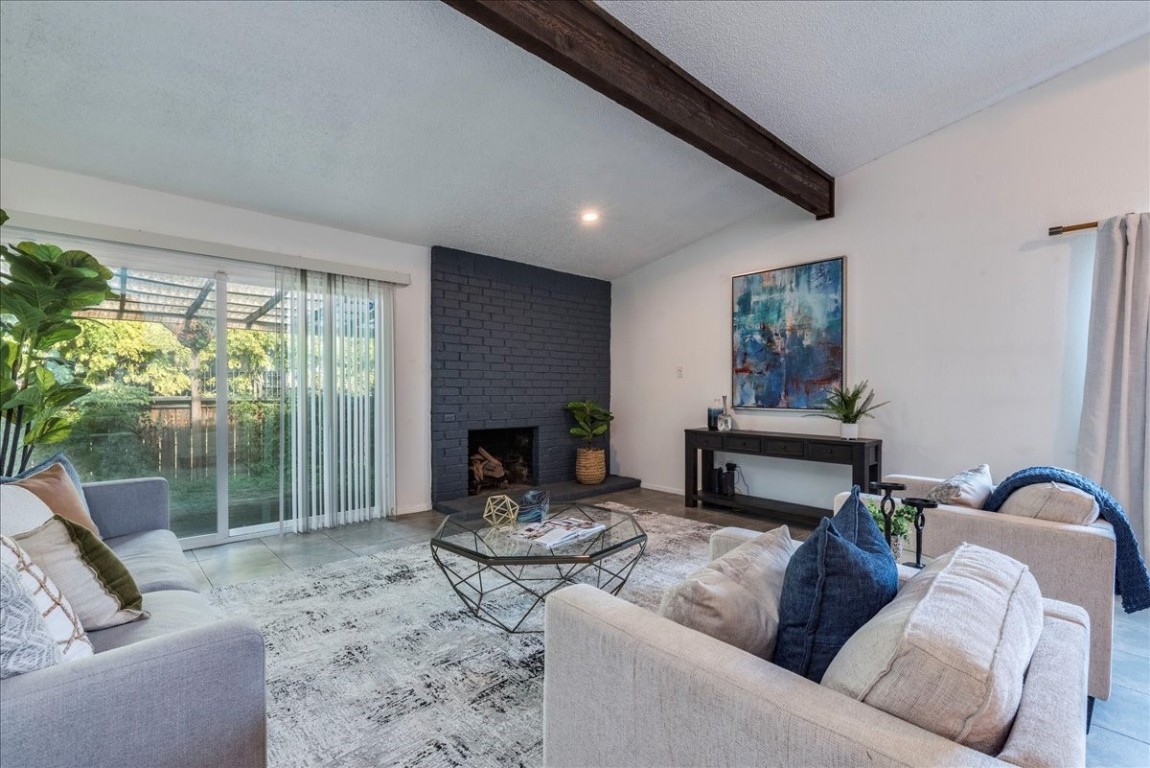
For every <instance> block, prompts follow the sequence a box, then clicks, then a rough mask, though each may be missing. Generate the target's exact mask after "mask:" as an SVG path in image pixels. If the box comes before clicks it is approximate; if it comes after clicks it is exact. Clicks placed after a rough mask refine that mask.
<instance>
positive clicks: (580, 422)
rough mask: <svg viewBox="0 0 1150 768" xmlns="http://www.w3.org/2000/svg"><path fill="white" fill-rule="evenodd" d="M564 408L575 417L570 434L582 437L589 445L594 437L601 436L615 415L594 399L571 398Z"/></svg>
mask: <svg viewBox="0 0 1150 768" xmlns="http://www.w3.org/2000/svg"><path fill="white" fill-rule="evenodd" d="M566 409H567V410H568V411H570V412H571V415H572V416H574V417H575V426H574V427H571V434H573V435H575V436H576V437H581V438H583V440H584V441H586V442H587V444H588V445H590V444H591V443H592V442H594V440H595V438H597V437H602V436H603V435H604V434H606V432H607V427H608V426H609V425H610V423H611V420H612V419H614V418H615V417H614V416H613V415H611V412H610V411H608V410H607V409H606V408H604V407H603V406H601V405H599V403H597V402H595V401H594V400H572V401H571V402H570V403H567V405H566Z"/></svg>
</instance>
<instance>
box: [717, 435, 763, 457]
mask: <svg viewBox="0 0 1150 768" xmlns="http://www.w3.org/2000/svg"><path fill="white" fill-rule="evenodd" d="M723 447H724V448H726V449H727V450H730V451H752V452H754V453H758V452H759V438H757V437H736V436H735V435H727V436H726V437H724V438H723Z"/></svg>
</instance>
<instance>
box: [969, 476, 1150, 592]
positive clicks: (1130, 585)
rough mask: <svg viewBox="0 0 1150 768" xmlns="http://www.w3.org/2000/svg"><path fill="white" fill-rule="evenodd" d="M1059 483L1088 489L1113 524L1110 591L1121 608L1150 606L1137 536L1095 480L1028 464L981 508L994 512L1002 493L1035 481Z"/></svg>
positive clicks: (1148, 584) (1149, 585)
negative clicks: (1118, 598) (1113, 560)
mask: <svg viewBox="0 0 1150 768" xmlns="http://www.w3.org/2000/svg"><path fill="white" fill-rule="evenodd" d="M1049 482H1055V483H1062V484H1063V485H1069V486H1071V487H1073V488H1077V489H1078V490H1080V491H1083V492H1085V493H1089V494H1090V495H1091V496H1093V497H1094V499H1095V501H1097V502H1098V512H1099V514H1101V515H1102V519H1103V520H1105V521H1106V522H1108V523H1110V525H1112V526H1114V537H1115V539H1117V553H1116V563H1115V573H1114V592H1115V594H1119V595H1122V608H1123V609H1124V610H1125V611H1126V613H1134V612H1135V611H1140V610H1142V609H1143V608H1150V574H1147V572H1146V562H1145V561H1144V560H1143V559H1142V553H1140V552H1139V551H1138V540H1137V539H1135V538H1134V531H1133V529H1131V528H1130V521H1129V520H1127V519H1126V512H1125V510H1123V509H1122V505H1121V504H1119V503H1118V502H1117V501H1116V500H1115V499H1114V497H1113V496H1111V495H1110V494H1109V493H1107V492H1106V489H1105V488H1103V487H1102V486H1100V485H1098V484H1097V483H1095V482H1093V481H1091V480H1087V479H1086V478H1085V477H1083V476H1082V475H1079V474H1076V473H1074V472H1071V471H1070V470H1068V469H1059V468H1058V467H1030V468H1029V469H1022V470H1019V471H1018V472H1015V473H1014V474H1013V475H1011V476H1010V477H1008V478H1006V479H1005V480H1003V481H1002V484H1001V485H999V486H998V487H997V488H996V489H995V490H994V493H992V494H990V498H989V499H987V500H986V504H984V505H983V509H985V510H987V511H989V512H997V511H998V510H999V508H1001V507H1002V503H1003V502H1004V501H1006V497H1007V496H1009V495H1010V494H1012V493H1014V492H1015V491H1016V490H1018V489H1019V488H1022V487H1023V486H1026V485H1034V484H1035V483H1049Z"/></svg>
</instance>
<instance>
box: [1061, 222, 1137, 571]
mask: <svg viewBox="0 0 1150 768" xmlns="http://www.w3.org/2000/svg"><path fill="white" fill-rule="evenodd" d="M1148 420H1150V213H1139V214H1134V213H1132V214H1127V215H1126V216H1115V217H1114V218H1111V219H1107V220H1105V221H1102V222H1099V224H1098V245H1097V252H1096V254H1095V263H1094V290H1093V294H1092V297H1091V306H1090V336H1089V341H1088V346H1087V351H1086V390H1085V394H1084V397H1083V403H1082V424H1081V428H1080V430H1079V435H1078V468H1079V471H1080V472H1082V474H1084V475H1086V476H1087V477H1090V478H1092V479H1093V480H1096V481H1097V482H1099V483H1101V485H1102V486H1103V487H1104V488H1106V490H1108V491H1110V493H1111V494H1112V495H1113V496H1114V498H1116V499H1117V500H1118V502H1119V503H1120V504H1121V505H1122V506H1123V507H1124V508H1125V509H1126V513H1127V517H1129V519H1130V525H1131V527H1132V528H1133V529H1134V533H1135V535H1136V536H1137V537H1138V541H1139V543H1140V544H1141V545H1142V549H1143V551H1146V549H1147V544H1148V542H1147V533H1148V532H1150V490H1148V489H1147V484H1148V483H1150V424H1147V421H1148Z"/></svg>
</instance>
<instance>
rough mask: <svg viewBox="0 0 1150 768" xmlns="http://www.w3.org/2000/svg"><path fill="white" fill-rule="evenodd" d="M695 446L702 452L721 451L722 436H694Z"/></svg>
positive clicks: (716, 434)
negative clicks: (702, 450)
mask: <svg viewBox="0 0 1150 768" xmlns="http://www.w3.org/2000/svg"><path fill="white" fill-rule="evenodd" d="M695 445H696V446H697V447H699V448H702V449H704V450H708V451H709V450H716V451H719V450H722V448H723V436H722V435H720V434H718V433H717V432H716V433H715V434H713V435H695Z"/></svg>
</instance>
